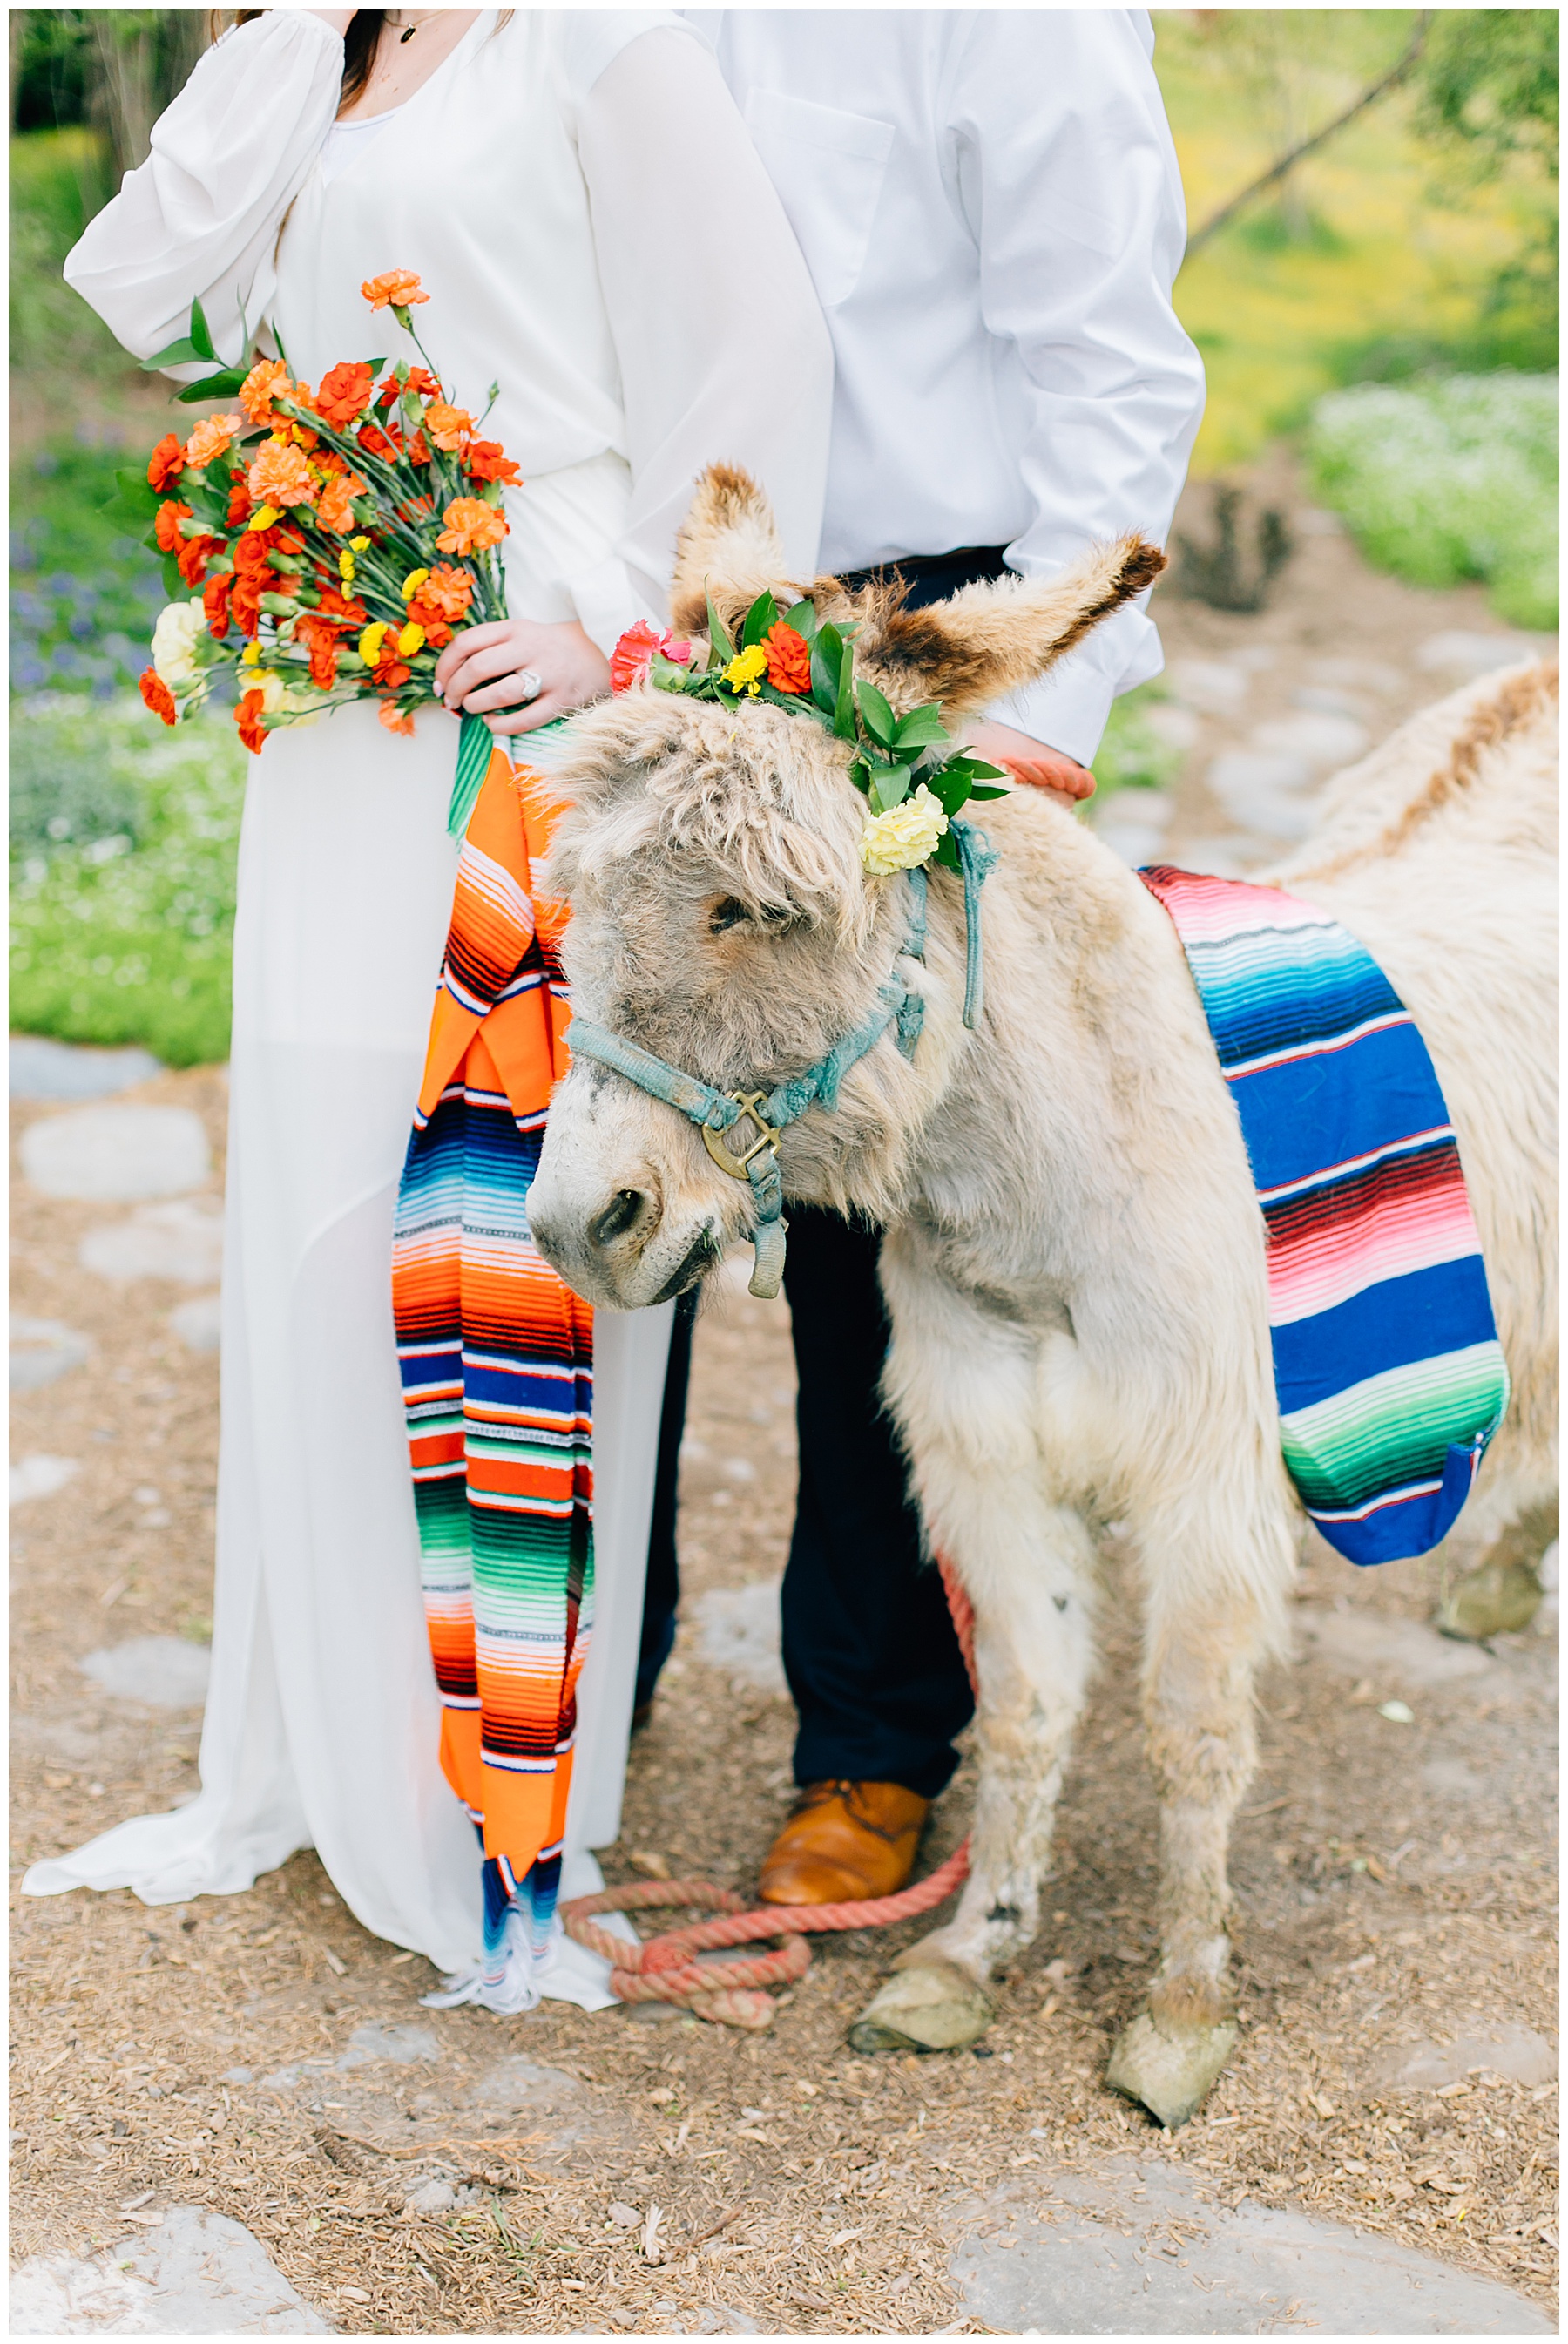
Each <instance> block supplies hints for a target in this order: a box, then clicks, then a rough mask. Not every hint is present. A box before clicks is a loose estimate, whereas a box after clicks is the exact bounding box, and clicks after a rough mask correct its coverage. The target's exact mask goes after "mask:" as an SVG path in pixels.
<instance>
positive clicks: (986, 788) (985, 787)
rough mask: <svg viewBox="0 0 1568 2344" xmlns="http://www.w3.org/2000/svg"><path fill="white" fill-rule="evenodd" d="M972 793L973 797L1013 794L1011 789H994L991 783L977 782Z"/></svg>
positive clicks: (1001, 796)
mask: <svg viewBox="0 0 1568 2344" xmlns="http://www.w3.org/2000/svg"><path fill="white" fill-rule="evenodd" d="M1011 795H1012V792H1011V791H1010V790H997V789H992V788H991V787H990V783H986V782H977V783H975V785H974V787H973V788H972V789H971V790H970V797H971V798H1010V797H1011Z"/></svg>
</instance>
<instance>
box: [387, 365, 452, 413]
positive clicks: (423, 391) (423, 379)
mask: <svg viewBox="0 0 1568 2344" xmlns="http://www.w3.org/2000/svg"><path fill="white" fill-rule="evenodd" d="M410 393H412V394H413V395H414V396H415V397H417V398H419V399H439V398H440V396H441V386H440V384H439V383H438V382H437V379H436V378H435V376H434V375H433V374H432V373H431V372H430V370H429V369H428V368H427V367H422V366H415V367H410V368H409V369H408V379H407V381H406V382H401V383H400V382H399V381H398V379H397V376H396V375H395V374H389V375H388V376H387V379H386V381H385V382H384V383H383V384H382V386H381V389H379V390H378V391H377V394H376V404H377V407H396V406H397V401H398V400H399V399H406V398H407V397H408V396H409V395H410Z"/></svg>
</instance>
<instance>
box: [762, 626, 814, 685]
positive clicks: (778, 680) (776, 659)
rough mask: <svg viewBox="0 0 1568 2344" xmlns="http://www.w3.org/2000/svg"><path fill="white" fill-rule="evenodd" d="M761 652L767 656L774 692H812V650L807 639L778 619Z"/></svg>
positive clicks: (769, 679) (766, 635)
mask: <svg viewBox="0 0 1568 2344" xmlns="http://www.w3.org/2000/svg"><path fill="white" fill-rule="evenodd" d="M762 648H763V650H764V651H765V652H767V654H768V681H769V683H770V684H771V685H772V686H773V689H774V691H775V692H809V691H810V689H811V646H810V644H809V642H807V641H806V638H805V637H804V635H798V634H797V633H796V632H795V630H794V628H793V627H787V626H786V625H785V624H784V621H783V620H782V619H777V620H775V621H774V622H773V624H772V626H770V627H769V630H768V632H767V633H766V634H765V635H764V636H763V638H762Z"/></svg>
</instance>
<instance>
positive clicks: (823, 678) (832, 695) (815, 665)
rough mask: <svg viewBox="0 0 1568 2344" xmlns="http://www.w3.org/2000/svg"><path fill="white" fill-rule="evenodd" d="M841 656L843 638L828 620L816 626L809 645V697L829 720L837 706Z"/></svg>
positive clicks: (842, 655) (842, 654)
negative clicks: (814, 638)
mask: <svg viewBox="0 0 1568 2344" xmlns="http://www.w3.org/2000/svg"><path fill="white" fill-rule="evenodd" d="M843 658H844V639H843V637H842V635H840V634H839V630H838V628H837V627H835V626H834V625H833V624H832V623H831V621H829V623H828V624H827V625H825V626H821V627H819V628H818V630H817V635H816V640H815V641H814V642H813V643H812V645H811V697H812V699H813V700H814V701H815V702H816V703H817V705H818V707H819V709H821V711H822V712H823V714H824V715H825V716H827V717H828V718H829V720H831V719H832V718H833V717H834V715H835V714H836V712H837V710H838V706H839V665H840V663H841V662H842V661H843Z"/></svg>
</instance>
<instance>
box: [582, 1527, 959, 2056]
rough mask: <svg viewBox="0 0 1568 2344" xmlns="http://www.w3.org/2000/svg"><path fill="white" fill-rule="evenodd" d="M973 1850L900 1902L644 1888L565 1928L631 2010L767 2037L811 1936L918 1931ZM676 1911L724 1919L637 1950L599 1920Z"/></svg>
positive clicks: (592, 1909) (949, 1588)
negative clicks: (639, 2007) (687, 2017)
mask: <svg viewBox="0 0 1568 2344" xmlns="http://www.w3.org/2000/svg"><path fill="white" fill-rule="evenodd" d="M938 1565H939V1568H940V1571H941V1574H942V1585H943V1588H944V1589H945V1590H946V1592H947V1599H948V1608H949V1610H950V1611H951V1613H952V1617H953V1627H954V1629H955V1630H956V1631H957V1633H958V1640H959V1648H960V1651H961V1652H962V1653H963V1656H964V1665H965V1667H966V1668H967V1669H968V1671H969V1675H970V1685H971V1686H973V1687H975V1689H976V1691H977V1692H978V1690H979V1686H978V1682H977V1679H976V1676H975V1659H974V1612H973V1610H972V1609H971V1607H970V1601H969V1598H968V1596H967V1595H966V1594H965V1593H964V1591H963V1589H962V1588H961V1587H960V1585H959V1582H958V1579H957V1577H956V1575H955V1573H954V1572H953V1571H952V1569H951V1567H950V1564H949V1563H948V1562H946V1561H944V1560H943V1559H942V1558H941V1557H940V1556H939V1558H938ZM969 1868H970V1843H969V1839H968V1837H967V1836H966V1837H965V1839H964V1841H963V1844H962V1845H961V1846H960V1847H957V1848H955V1849H954V1851H953V1853H952V1854H951V1855H950V1856H949V1857H948V1859H947V1862H946V1863H945V1864H939V1865H938V1866H937V1869H936V1870H935V1872H933V1873H931V1874H929V1875H928V1877H927V1878H926V1879H924V1880H920V1881H916V1882H914V1883H913V1884H911V1885H910V1887H908V1888H900V1890H899V1891H898V1893H897V1894H896V1895H892V1896H866V1897H860V1898H859V1899H857V1900H856V1901H854V1902H851V1903H846V1904H759V1905H755V1906H751V1907H748V1906H747V1905H746V1904H745V1903H744V1902H743V1900H742V1899H741V1898H740V1897H739V1896H737V1895H736V1894H734V1892H733V1891H732V1890H730V1889H728V1888H719V1887H718V1886H716V1885H715V1884H714V1883H713V1882H712V1881H710V1880H639V1881H632V1882H630V1883H629V1884H627V1885H626V1886H624V1887H620V1888H603V1889H600V1891H599V1892H598V1894H597V1895H595V1896H574V1897H572V1898H571V1899H570V1901H569V1902H568V1904H563V1905H562V1906H561V1922H562V1925H563V1926H564V1927H565V1929H566V1933H567V1935H568V1937H571V1938H573V1939H575V1941H576V1942H577V1944H578V1945H586V1946H588V1949H589V1951H590V1952H592V1953H596V1954H598V1955H602V1957H603V1958H604V1960H606V1961H607V1962H608V1963H609V1965H610V1978H609V1984H610V1992H611V1993H612V1994H614V1995H617V1996H618V1999H619V2000H620V2001H622V2002H671V2003H675V2004H677V2005H678V2006H679V2007H681V2008H683V2009H686V2010H690V2011H693V2012H695V2014H696V2015H697V2016H698V2017H699V2018H708V2019H711V2020H713V2021H714V2022H715V2023H716V2024H717V2025H720V2026H749V2027H753V2028H762V2027H765V2026H771V2025H772V2023H773V2013H774V2010H775V2008H776V2007H777V2006H776V2004H775V2003H774V2001H773V1998H772V1996H771V1995H770V1994H769V1992H768V1991H767V1989H768V1988H769V1986H785V1985H793V1984H794V1983H795V1981H796V1980H797V1979H798V1978H802V1977H804V1976H805V1975H806V1972H807V1970H808V1969H809V1967H810V1964H811V1948H810V1946H809V1945H808V1944H807V1942H806V1941H807V1937H808V1936H809V1935H823V1934H824V1933H836V1932H838V1931H839V1930H843V1929H888V1928H891V1927H892V1925H894V1923H895V1922H898V1921H911V1920H913V1919H914V1917H915V1915H916V1914H918V1913H929V1912H930V1911H931V1910H932V1909H933V1907H934V1906H936V1905H938V1904H941V1903H942V1902H943V1901H944V1899H945V1898H947V1897H949V1896H950V1895H951V1894H952V1893H953V1891H954V1889H955V1888H958V1887H960V1885H961V1884H962V1883H963V1882H964V1881H965V1880H966V1879H967V1878H968V1877H969ZM669 1906H675V1907H680V1908H684V1909H686V1910H691V1909H693V1908H695V1909H696V1910H698V1911H699V1912H709V1913H711V1914H713V1915H715V1918H714V1919H712V1920H711V1921H698V1922H696V1923H694V1924H692V1925H690V1926H689V1927H686V1928H680V1929H668V1930H666V1931H665V1932H664V1933H663V1935H659V1936H657V1937H646V1938H643V1939H642V1940H641V1941H640V1942H639V1943H638V1944H636V1945H634V1944H632V1943H631V1942H630V1941H629V1940H628V1939H627V1938H625V1937H620V1936H617V1935H614V1934H612V1932H611V1931H610V1930H608V1929H601V1928H599V1927H598V1926H597V1925H596V1923H595V1921H594V1918H593V1916H594V1915H595V1914H596V1913H643V1912H649V1911H656V1910H658V1909H661V1908H665V1907H669ZM770 1937H771V1938H776V1939H777V1940H778V1941H779V1942H778V1944H777V1945H776V1946H775V1948H774V1949H773V1950H772V1951H771V1952H769V1953H764V1954H757V1955H752V1957H751V1958H750V1959H749V1960H746V1961H733V1962H699V1960H698V1958H697V1956H698V1955H699V1954H705V1953H711V1952H714V1951H717V1950H718V1949H719V1947H721V1946H724V1945H756V1944H759V1943H760V1942H762V1941H764V1940H766V1939H768V1938H770Z"/></svg>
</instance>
